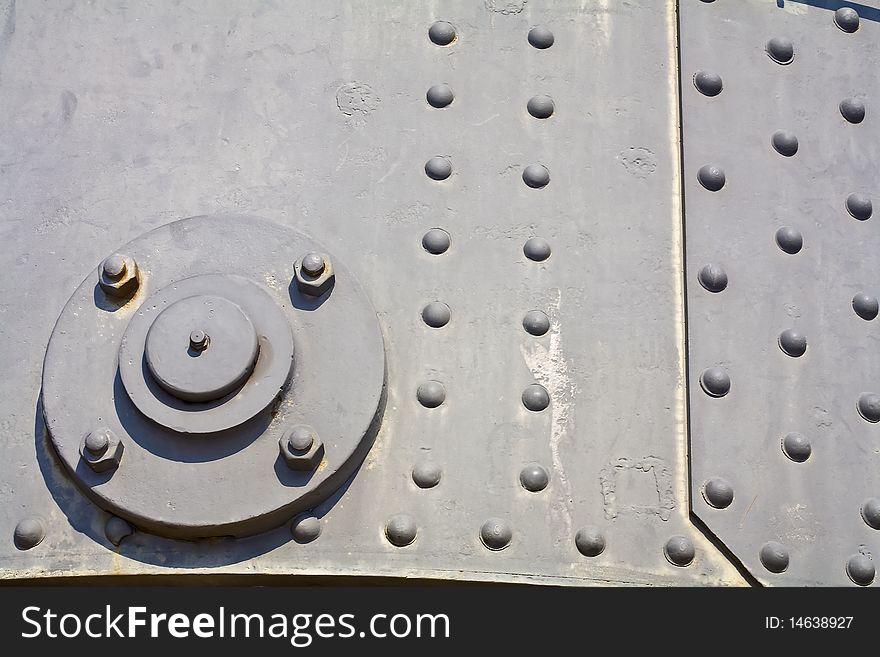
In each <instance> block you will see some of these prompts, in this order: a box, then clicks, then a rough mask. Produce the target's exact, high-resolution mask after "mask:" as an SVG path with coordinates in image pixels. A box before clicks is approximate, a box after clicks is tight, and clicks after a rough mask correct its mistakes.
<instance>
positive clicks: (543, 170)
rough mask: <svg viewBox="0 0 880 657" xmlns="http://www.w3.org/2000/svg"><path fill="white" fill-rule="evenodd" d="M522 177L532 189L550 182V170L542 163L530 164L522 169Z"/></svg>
mask: <svg viewBox="0 0 880 657" xmlns="http://www.w3.org/2000/svg"><path fill="white" fill-rule="evenodd" d="M522 179H523V182H524V183H525V184H526V185H528V186H529V187H531V188H532V189H540V188H541V187H546V186H547V184H548V183H549V182H550V172H549V171H548V170H547V167H545V166H544V165H543V164H530V165H529V166H527V167H526V168H525V169H523V172H522Z"/></svg>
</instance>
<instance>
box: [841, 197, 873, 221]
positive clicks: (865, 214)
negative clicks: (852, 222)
mask: <svg viewBox="0 0 880 657" xmlns="http://www.w3.org/2000/svg"><path fill="white" fill-rule="evenodd" d="M846 210H847V212H849V213H850V214H851V215H852V216H853V217H854V218H855V219H858V220H859V221H865V220H867V219H869V218H870V217H871V213H872V212H873V211H874V208H873V206H872V204H871V199H870V198H869V197H868V195H867V194H850V195H849V196H847V197H846Z"/></svg>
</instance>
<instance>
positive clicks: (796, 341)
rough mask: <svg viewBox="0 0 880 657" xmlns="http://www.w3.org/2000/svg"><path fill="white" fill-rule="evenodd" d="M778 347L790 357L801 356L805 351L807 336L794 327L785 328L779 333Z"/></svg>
mask: <svg viewBox="0 0 880 657" xmlns="http://www.w3.org/2000/svg"><path fill="white" fill-rule="evenodd" d="M779 348H780V349H782V351H783V353H785V354H787V355H788V356H791V357H792V358H798V357H799V356H803V355H804V353H805V352H806V351H807V336H805V335H804V334H803V333H801V332H799V331H796V330H795V329H785V330H784V331H783V332H782V333H780V334H779Z"/></svg>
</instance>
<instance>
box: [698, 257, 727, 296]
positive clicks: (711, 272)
mask: <svg viewBox="0 0 880 657" xmlns="http://www.w3.org/2000/svg"><path fill="white" fill-rule="evenodd" d="M697 278H698V279H699V281H700V285H702V286H703V287H704V288H706V289H707V290H709V292H721V291H722V290H724V289H725V288H726V287H727V273H726V272H725V271H724V270H723V269H722V268H721V267H719V266H718V265H713V264H708V265H704V266H703V268H702V269H701V270H700V273H699V274H698V275H697Z"/></svg>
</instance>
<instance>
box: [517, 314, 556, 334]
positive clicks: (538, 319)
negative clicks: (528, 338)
mask: <svg viewBox="0 0 880 657" xmlns="http://www.w3.org/2000/svg"><path fill="white" fill-rule="evenodd" d="M522 325H523V328H524V329H525V330H526V333H529V334H531V335H535V336H541V335H544V334H545V333H546V332H547V331H549V330H550V318H549V317H547V313H543V312H541V311H540V310H530V311H529V312H527V313H526V314H525V317H523V321H522Z"/></svg>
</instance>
